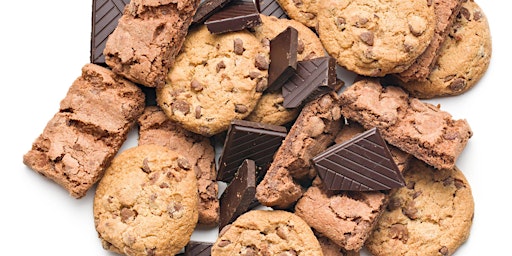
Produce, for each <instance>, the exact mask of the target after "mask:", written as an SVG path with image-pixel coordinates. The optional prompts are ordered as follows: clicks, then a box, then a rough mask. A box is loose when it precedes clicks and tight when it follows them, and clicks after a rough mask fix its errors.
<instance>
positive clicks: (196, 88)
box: [190, 79, 203, 92]
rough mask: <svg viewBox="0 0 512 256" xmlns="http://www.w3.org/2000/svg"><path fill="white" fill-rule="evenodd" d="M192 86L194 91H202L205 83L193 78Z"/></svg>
mask: <svg viewBox="0 0 512 256" xmlns="http://www.w3.org/2000/svg"><path fill="white" fill-rule="evenodd" d="M190 88H191V89H192V91H196V92H200V91H202V90H203V85H202V84H201V83H200V82H199V81H197V80H196V79H194V80H192V82H190Z"/></svg>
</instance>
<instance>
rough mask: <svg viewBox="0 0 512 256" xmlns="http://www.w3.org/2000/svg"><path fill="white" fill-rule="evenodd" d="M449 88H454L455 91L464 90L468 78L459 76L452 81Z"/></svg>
mask: <svg viewBox="0 0 512 256" xmlns="http://www.w3.org/2000/svg"><path fill="white" fill-rule="evenodd" d="M448 88H450V90H452V91H454V92H460V91H462V90H464V88H466V80H464V79H462V78H460V77H459V78H457V79H455V80H453V81H452V82H451V83H450V85H449V86H448Z"/></svg>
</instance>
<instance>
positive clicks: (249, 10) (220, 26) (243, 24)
mask: <svg viewBox="0 0 512 256" xmlns="http://www.w3.org/2000/svg"><path fill="white" fill-rule="evenodd" d="M204 24H205V25H206V27H207V28H208V31H210V32H211V33H212V34H220V33H226V32H232V31H239V30H242V29H246V28H252V27H255V26H258V25H260V24H261V18H260V14H259V12H258V8H257V6H256V4H255V2H254V1H253V0H234V1H232V2H231V3H230V4H228V5H227V6H225V7H224V8H222V9H221V10H219V11H218V12H216V13H214V14H213V15H212V16H211V17H210V18H208V19H207V20H206V21H205V22H204Z"/></svg>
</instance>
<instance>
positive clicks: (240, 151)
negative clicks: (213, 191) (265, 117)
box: [217, 119, 287, 182]
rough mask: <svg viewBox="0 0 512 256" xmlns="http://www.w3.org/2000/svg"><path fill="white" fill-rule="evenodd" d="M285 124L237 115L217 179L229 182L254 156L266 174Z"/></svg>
mask: <svg viewBox="0 0 512 256" xmlns="http://www.w3.org/2000/svg"><path fill="white" fill-rule="evenodd" d="M286 134H287V130H286V128H285V127H283V126H278V125H270V124H264V123H259V122H251V121H245V120H238V119H235V120H233V121H232V122H231V125H230V127H229V129H228V132H227V134H226V140H225V141H224V147H223V149H222V153H221V156H220V160H219V170H218V172H217V180H220V181H224V182H230V181H231V180H232V179H233V176H234V175H235V173H236V171H237V169H238V167H239V166H240V165H241V164H242V162H243V161H244V160H245V159H251V160H254V162H255V163H256V166H257V168H258V177H260V176H263V175H264V173H265V172H266V170H267V169H268V167H269V165H270V163H271V162H272V160H273V158H274V154H275V152H276V151H277V149H278V148H279V147H280V146H281V143H282V142H283V140H284V138H285V137H286Z"/></svg>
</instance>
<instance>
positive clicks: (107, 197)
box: [93, 145, 199, 255]
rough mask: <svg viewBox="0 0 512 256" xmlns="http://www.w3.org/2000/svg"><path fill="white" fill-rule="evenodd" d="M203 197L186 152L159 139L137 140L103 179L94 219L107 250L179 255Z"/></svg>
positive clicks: (139, 253) (96, 195) (187, 238)
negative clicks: (154, 142) (140, 143)
mask: <svg viewBox="0 0 512 256" xmlns="http://www.w3.org/2000/svg"><path fill="white" fill-rule="evenodd" d="M198 201H199V199H198V195H197V184H196V177H195V173H194V170H192V169H191V167H190V163H189V162H188V160H187V159H186V158H184V157H182V156H180V155H178V154H177V153H175V152H174V151H172V150H170V149H168V148H166V147H163V146H159V145H143V146H136V147H132V148H129V149H127V150H125V151H123V152H121V153H120V154H119V155H117V156H116V157H115V158H114V160H113V161H112V164H111V165H110V166H109V168H108V169H107V171H106V172H105V176H104V177H103V178H102V179H101V181H100V182H99V183H98V187H97V190H96V194H95V196H94V203H93V214H94V224H95V227H96V231H97V232H98V236H99V238H100V240H101V242H102V245H103V247H104V248H105V249H106V250H110V251H113V252H116V253H120V254H125V255H175V254H177V253H178V252H179V251H180V250H181V249H182V248H183V247H184V246H185V245H186V244H187V243H188V242H189V240H190V236H191V235H192V232H193V231H194V228H195V227H196V223H197V217H198V213H197V207H198ZM170 234H172V235H170Z"/></svg>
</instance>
